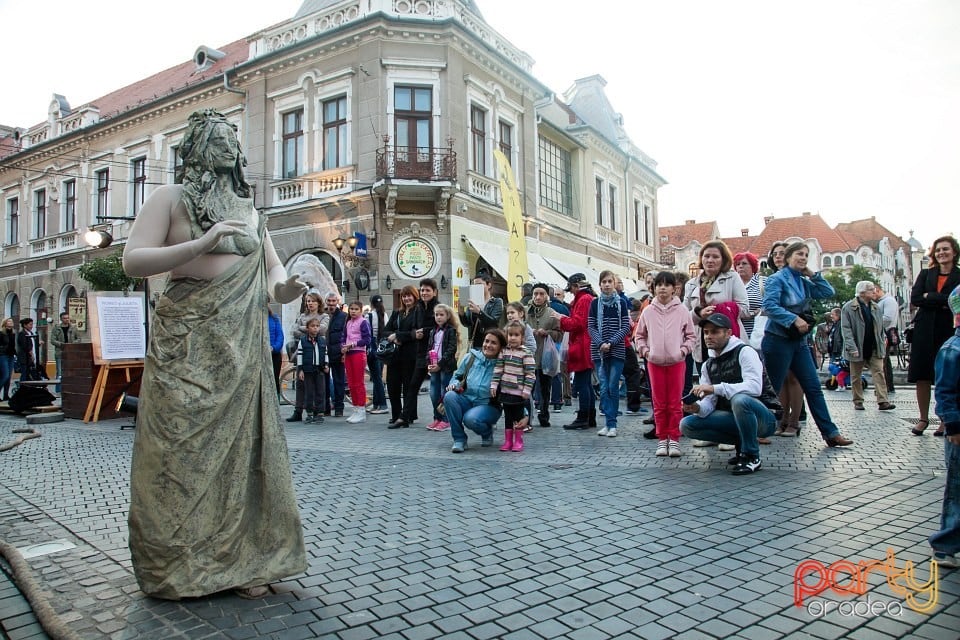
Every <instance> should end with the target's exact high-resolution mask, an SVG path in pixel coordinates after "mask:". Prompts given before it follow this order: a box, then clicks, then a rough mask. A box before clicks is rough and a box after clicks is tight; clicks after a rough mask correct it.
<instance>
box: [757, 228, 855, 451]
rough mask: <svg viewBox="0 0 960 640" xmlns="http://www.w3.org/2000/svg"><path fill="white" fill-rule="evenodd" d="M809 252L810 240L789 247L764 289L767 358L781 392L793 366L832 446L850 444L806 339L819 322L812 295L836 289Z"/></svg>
mask: <svg viewBox="0 0 960 640" xmlns="http://www.w3.org/2000/svg"><path fill="white" fill-rule="evenodd" d="M809 255H810V249H809V248H808V247H807V245H806V244H805V243H803V242H794V243H793V244H791V245H789V246H788V247H787V250H786V255H785V256H784V259H785V260H786V267H785V268H783V269H780V270H779V271H777V272H776V273H775V274H773V275H772V276H770V277H769V278H767V281H766V290H765V291H764V294H763V310H764V312H765V313H766V315H767V327H766V330H765V332H764V336H763V344H762V347H763V361H764V364H765V365H766V367H767V373H768V374H769V376H770V382H771V383H772V384H773V388H774V389H775V390H776V391H777V393H780V388H781V387H782V386H783V382H784V380H785V379H786V377H787V371H788V370H789V371H792V372H793V375H795V376H796V377H797V381H798V382H799V383H800V386H801V388H802V389H803V394H804V396H806V398H807V404H808V406H809V408H810V413H811V414H812V415H813V420H814V422H816V424H817V428H818V429H820V434H821V435H822V436H823V439H824V441H825V442H826V443H827V445H828V446H831V447H846V446H849V445H851V444H853V440H848V439H847V438H845V437H843V435H841V433H840V429H838V428H837V425H835V424H834V423H833V420H831V419H830V412H829V411H827V402H826V400H825V399H824V397H823V389H822V388H821V387H820V377H819V376H818V375H817V370H816V367H815V366H814V363H813V358H811V357H810V349H809V347H808V346H807V341H806V334H807V333H808V332H810V331H811V330H812V329H813V327H814V325H815V324H816V320H815V319H814V316H813V311H812V306H811V304H810V303H811V300H812V299H814V298H829V297H831V296H832V295H833V294H834V290H833V287H832V286H830V283H829V282H827V281H826V280H824V279H823V276H822V275H820V274H819V273H813V272H812V271H811V270H810V269H809V268H808V267H807V258H808V257H809ZM798 435H799V433H798Z"/></svg>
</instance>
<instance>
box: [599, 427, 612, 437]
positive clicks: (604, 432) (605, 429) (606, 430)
mask: <svg viewBox="0 0 960 640" xmlns="http://www.w3.org/2000/svg"><path fill="white" fill-rule="evenodd" d="M608 433H610V430H609V429H607V428H606V427H604V428H603V429H600V431H597V435H598V436H605V435H607V434H608Z"/></svg>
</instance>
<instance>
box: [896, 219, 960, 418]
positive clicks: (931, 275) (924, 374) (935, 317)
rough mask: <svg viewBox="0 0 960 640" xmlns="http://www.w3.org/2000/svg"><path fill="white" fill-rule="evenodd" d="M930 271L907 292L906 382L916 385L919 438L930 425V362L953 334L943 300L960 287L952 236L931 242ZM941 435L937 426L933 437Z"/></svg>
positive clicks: (958, 252) (959, 248)
mask: <svg viewBox="0 0 960 640" xmlns="http://www.w3.org/2000/svg"><path fill="white" fill-rule="evenodd" d="M927 257H929V258H930V268H928V269H924V270H923V271H921V272H920V275H918V276H917V281H916V282H915V283H914V284H913V290H912V291H911V292H910V304H911V305H913V306H914V307H916V309H917V313H916V315H915V316H914V317H913V342H912V343H911V345H910V369H909V371H908V373H907V381H908V382H914V383H916V385H917V404H919V405H920V420H919V421H918V422H917V426H916V427H915V428H914V429H912V431H913V435H916V436H921V435H923V431H924V429H926V428H927V425H928V424H930V386H931V385H932V383H933V378H934V375H933V362H934V359H935V358H936V357H937V351H939V350H940V347H941V346H943V343H944V342H946V341H947V338H949V337H950V336H952V335H953V313H952V312H951V311H950V308H949V307H948V306H947V297H948V296H949V295H950V292H951V291H953V290H954V288H955V287H956V286H957V285H960V269H958V268H957V261H958V260H960V245H958V244H957V240H956V238H954V237H953V236H942V237H940V238H937V239H936V240H934V241H933V248H932V249H930V253H929V254H927ZM933 435H935V436H942V435H943V426H942V425H941V426H940V428H939V429H937V430H936V431H935V432H934V434H933Z"/></svg>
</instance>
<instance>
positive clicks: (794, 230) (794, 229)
mask: <svg viewBox="0 0 960 640" xmlns="http://www.w3.org/2000/svg"><path fill="white" fill-rule="evenodd" d="M794 237H797V238H803V239H804V240H806V239H807V238H816V239H817V240H818V241H819V242H820V247H821V248H822V249H823V251H824V252H826V253H835V252H839V251H852V250H853V249H855V248H856V247H851V246H850V245H849V244H848V243H847V241H846V240H845V239H844V238H843V237H842V236H841V235H840V234H839V233H837V232H836V231H835V230H834V229H831V228H830V225H828V224H827V223H826V222H825V221H824V219H823V218H821V217H820V216H819V214H804V215H801V216H794V217H792V218H774V219H773V220H770V222H768V223H767V225H766V226H765V227H764V228H763V231H761V232H760V235H759V236H757V240H756V241H755V242H754V245H753V246H755V247H757V248H758V249H759V250H760V251H761V252H763V253H766V252H767V251H768V250H769V249H770V247H771V246H772V245H773V243H774V242H776V241H777V240H784V239H786V238H794ZM754 253H757V252H756V251H754ZM758 255H759V254H758Z"/></svg>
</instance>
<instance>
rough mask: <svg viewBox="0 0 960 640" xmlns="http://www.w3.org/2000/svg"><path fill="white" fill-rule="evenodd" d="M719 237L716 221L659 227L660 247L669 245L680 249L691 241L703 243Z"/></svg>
mask: <svg viewBox="0 0 960 640" xmlns="http://www.w3.org/2000/svg"><path fill="white" fill-rule="evenodd" d="M664 237H666V240H664V239H663V238H664ZM719 237H720V229H719V228H717V223H716V222H689V223H687V224H681V225H678V226H675V227H660V238H661V240H660V246H661V247H666V246H668V245H669V246H673V247H676V248H678V249H680V248H682V247H685V246H687V245H688V244H690V243H691V242H693V241H696V242H699V243H700V244H704V243H707V242H709V241H711V240H714V239H716V238H719Z"/></svg>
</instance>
